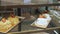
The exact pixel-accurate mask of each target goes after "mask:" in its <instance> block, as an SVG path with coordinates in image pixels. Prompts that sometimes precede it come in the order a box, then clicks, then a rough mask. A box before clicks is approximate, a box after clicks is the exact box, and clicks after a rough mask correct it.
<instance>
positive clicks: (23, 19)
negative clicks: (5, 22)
mask: <svg viewBox="0 0 60 34" xmlns="http://www.w3.org/2000/svg"><path fill="white" fill-rule="evenodd" d="M18 18H19V19H21V21H22V20H24V19H23V18H25V17H18ZM21 21H19V22H18V23H16V24H15V25H14V26H12V27H11V28H9V29H8V30H6V31H3V32H2V31H0V32H1V33H8V32H9V31H10V30H12V29H13V28H14V27H15V26H17V25H18V24H19V23H20V22H21Z"/></svg>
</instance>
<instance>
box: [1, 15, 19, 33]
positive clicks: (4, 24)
mask: <svg viewBox="0 0 60 34" xmlns="http://www.w3.org/2000/svg"><path fill="white" fill-rule="evenodd" d="M18 22H19V18H18V17H17V16H14V15H13V14H11V15H10V16H9V17H8V18H7V19H6V18H2V20H1V21H0V32H5V31H7V30H9V29H10V28H11V27H13V26H14V25H16V24H17V23H18Z"/></svg>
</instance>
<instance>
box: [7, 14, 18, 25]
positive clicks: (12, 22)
mask: <svg viewBox="0 0 60 34" xmlns="http://www.w3.org/2000/svg"><path fill="white" fill-rule="evenodd" d="M8 20H9V21H11V24H12V26H13V25H15V24H17V23H18V22H19V18H18V16H15V15H14V13H10V16H9V18H8Z"/></svg>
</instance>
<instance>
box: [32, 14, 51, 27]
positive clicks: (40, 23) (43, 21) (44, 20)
mask: <svg viewBox="0 0 60 34" xmlns="http://www.w3.org/2000/svg"><path fill="white" fill-rule="evenodd" d="M50 21H51V17H50V15H49V14H43V15H39V17H38V18H37V20H35V21H34V22H33V23H32V24H31V26H35V27H39V28H47V26H48V24H49V23H50Z"/></svg>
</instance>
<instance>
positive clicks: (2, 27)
mask: <svg viewBox="0 0 60 34" xmlns="http://www.w3.org/2000/svg"><path fill="white" fill-rule="evenodd" d="M11 26H12V25H11V22H10V21H9V20H6V19H5V18H2V20H1V21H0V31H1V32H5V31H6V30H8V29H9V28H10V27H11Z"/></svg>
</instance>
